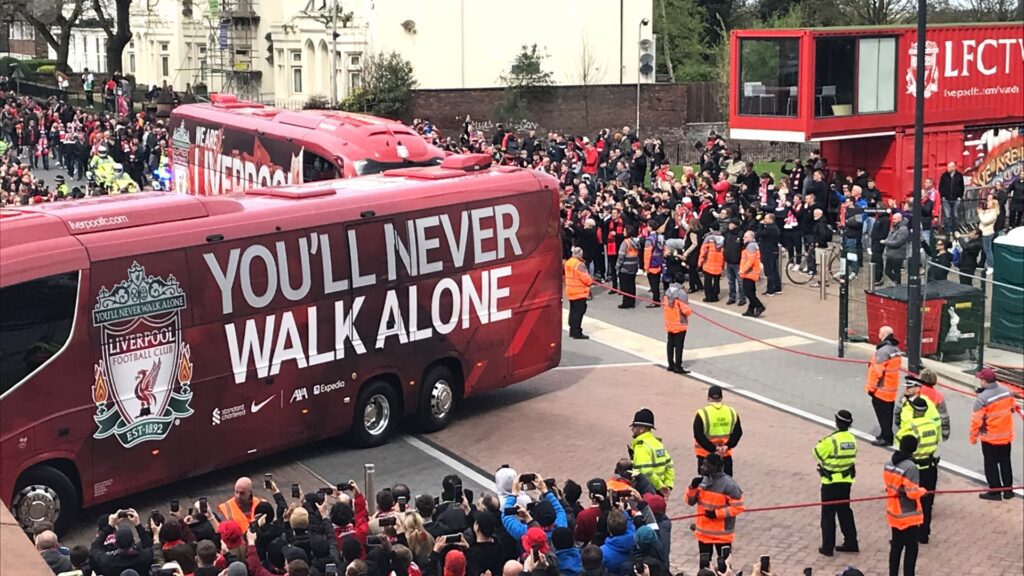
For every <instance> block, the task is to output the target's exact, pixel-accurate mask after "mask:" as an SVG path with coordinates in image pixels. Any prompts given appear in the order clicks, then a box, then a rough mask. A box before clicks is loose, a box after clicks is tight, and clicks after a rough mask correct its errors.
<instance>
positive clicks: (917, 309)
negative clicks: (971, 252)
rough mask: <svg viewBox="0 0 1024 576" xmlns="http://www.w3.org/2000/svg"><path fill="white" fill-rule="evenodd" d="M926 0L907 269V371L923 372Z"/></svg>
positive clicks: (920, 6) (920, 11) (921, 7)
mask: <svg viewBox="0 0 1024 576" xmlns="http://www.w3.org/2000/svg"><path fill="white" fill-rule="evenodd" d="M927 10H928V5H927V2H926V0H918V1H917V61H916V63H915V66H916V71H917V92H916V94H915V97H916V100H915V101H914V104H915V108H914V190H913V201H912V203H911V212H910V243H911V248H910V258H909V261H908V266H907V267H908V270H907V360H908V366H907V368H908V369H909V370H910V371H911V372H918V371H920V370H921V306H922V295H921V270H920V268H921V184H922V183H921V179H922V174H921V169H922V166H921V164H922V162H923V161H924V158H923V156H924V88H925V86H924V82H925V78H924V65H925V61H924V57H925V52H926V51H927V43H926V38H925V36H926V32H927V27H926V21H927V14H928V12H927Z"/></svg>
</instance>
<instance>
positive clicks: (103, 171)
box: [89, 156, 114, 184]
mask: <svg viewBox="0 0 1024 576" xmlns="http://www.w3.org/2000/svg"><path fill="white" fill-rule="evenodd" d="M89 170H90V171H92V174H93V179H94V180H95V181H96V183H97V184H109V183H110V182H111V181H112V180H113V179H114V159H113V158H111V157H110V156H107V157H106V158H104V157H102V156H93V157H92V158H90V159H89Z"/></svg>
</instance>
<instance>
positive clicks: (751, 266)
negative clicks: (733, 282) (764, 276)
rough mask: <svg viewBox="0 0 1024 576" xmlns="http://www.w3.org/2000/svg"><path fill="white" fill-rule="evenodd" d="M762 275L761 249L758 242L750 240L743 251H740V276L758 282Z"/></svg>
mask: <svg viewBox="0 0 1024 576" xmlns="http://www.w3.org/2000/svg"><path fill="white" fill-rule="evenodd" d="M760 277H761V250H760V248H758V246H757V242H750V243H749V244H747V245H746V246H744V247H743V252H742V253H740V278H743V279H744V280H753V281H754V282H757V279H758V278H760Z"/></svg>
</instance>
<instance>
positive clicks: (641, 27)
mask: <svg viewBox="0 0 1024 576" xmlns="http://www.w3.org/2000/svg"><path fill="white" fill-rule="evenodd" d="M650 23H651V22H650V21H649V20H648V19H647V18H644V19H643V20H641V21H640V25H639V26H637V28H636V137H637V138H639V137H640V50H641V49H640V41H641V40H642V37H643V35H644V26H647V25H648V24H650Z"/></svg>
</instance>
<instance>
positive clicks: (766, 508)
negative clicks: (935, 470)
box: [669, 486, 1024, 522]
mask: <svg viewBox="0 0 1024 576" xmlns="http://www.w3.org/2000/svg"><path fill="white" fill-rule="evenodd" d="M1020 489H1024V486H1010V487H1008V488H991V489H990V488H962V489H958V490H933V491H931V492H930V493H931V494H976V493H981V492H1008V491H1011V490H1020ZM889 498H895V496H889V495H885V496H864V497H862V498H849V499H847V500H829V501H827V502H822V501H817V502H800V503H798V504H779V505H776V506H762V507H760V508H746V509H744V511H743V513H744V514H746V513H748V512H775V511H778V510H793V509H796V508H815V507H818V506H824V505H825V504H829V505H836V504H856V503H858V502H871V501H874V500H888V499H889ZM699 516H700V514H685V515H682V516H672V517H671V518H669V520H672V521H673V522H674V521H676V520H692V519H694V518H697V517H699Z"/></svg>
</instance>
